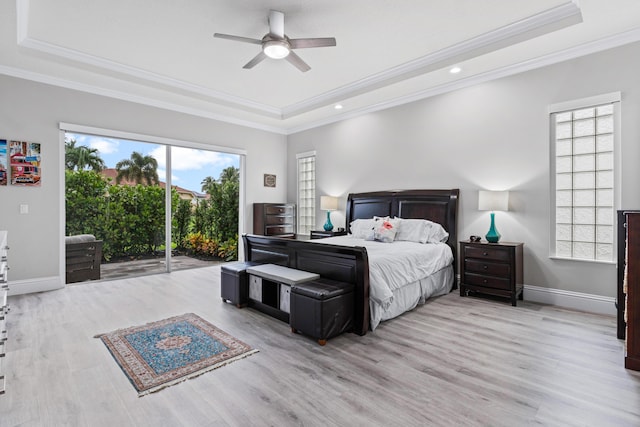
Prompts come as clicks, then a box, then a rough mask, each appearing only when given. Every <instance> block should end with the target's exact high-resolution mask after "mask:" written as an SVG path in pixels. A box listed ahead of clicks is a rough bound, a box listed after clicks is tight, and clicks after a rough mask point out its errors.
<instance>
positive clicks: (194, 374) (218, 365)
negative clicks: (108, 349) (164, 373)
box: [96, 336, 260, 397]
mask: <svg viewBox="0 0 640 427" xmlns="http://www.w3.org/2000/svg"><path fill="white" fill-rule="evenodd" d="M96 338H98V337H97V336H96ZM259 351H260V350H257V349H252V350H249V351H248V352H246V353H242V354H239V355H237V356H235V357H232V358H230V359H227V360H223V361H222V362H219V363H216V364H215V365H211V366H207V367H206V368H203V369H201V370H199V371H196V372H192V373H191V374H189V375H186V376H184V377H180V378H176V379H175V380H173V381H169V382H166V383H164V384H160V385H158V386H155V387H152V388H150V389H147V390H143V391H141V392H139V393H138V397H142V396H146V395H148V394H151V393H155V392H158V391H160V390H162V389H165V388H167V387H170V386H172V385H176V384H178V383H181V382H183V381H186V380H190V379H192V378H196V377H199V376H200V375H202V374H205V373H207V372H210V371H213V370H214V369H218V368H221V367H223V366H225V365H228V364H229V363H231V362H235V361H236V360H240V359H244V358H245V357H248V356H251V355H252V354H255V353H258V352H259Z"/></svg>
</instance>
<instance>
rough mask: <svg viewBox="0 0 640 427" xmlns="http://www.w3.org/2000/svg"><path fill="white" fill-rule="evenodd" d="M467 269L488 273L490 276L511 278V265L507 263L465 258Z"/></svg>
mask: <svg viewBox="0 0 640 427" xmlns="http://www.w3.org/2000/svg"><path fill="white" fill-rule="evenodd" d="M464 269H465V271H471V272H475V273H481V274H488V275H490V276H498V277H505V278H509V276H510V274H511V266H510V265H509V264H506V263H498V262H486V261H484V260H481V259H465V260H464Z"/></svg>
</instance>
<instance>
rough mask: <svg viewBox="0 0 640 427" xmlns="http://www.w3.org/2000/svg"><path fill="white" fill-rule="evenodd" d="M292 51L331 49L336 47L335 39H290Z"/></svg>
mask: <svg viewBox="0 0 640 427" xmlns="http://www.w3.org/2000/svg"><path fill="white" fill-rule="evenodd" d="M289 44H290V45H291V49H306V48H309V47H329V46H335V45H336V39H335V38H333V37H324V38H312V39H290V40H289Z"/></svg>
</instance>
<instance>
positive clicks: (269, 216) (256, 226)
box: [253, 203, 296, 237]
mask: <svg viewBox="0 0 640 427" xmlns="http://www.w3.org/2000/svg"><path fill="white" fill-rule="evenodd" d="M253 234H261V235H263V236H279V237H295V235H296V205H294V204H292V203H254V204H253Z"/></svg>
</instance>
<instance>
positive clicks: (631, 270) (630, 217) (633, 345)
mask: <svg viewBox="0 0 640 427" xmlns="http://www.w3.org/2000/svg"><path fill="white" fill-rule="evenodd" d="M618 227H619V230H621V231H622V233H621V236H620V234H619V236H620V237H622V239H619V240H618V244H620V243H621V242H622V244H623V245H624V246H623V250H622V259H620V258H618V263H619V265H618V274H620V273H622V275H621V276H619V278H620V277H621V281H622V283H620V282H619V283H618V284H619V285H620V284H621V285H622V300H620V298H619V299H618V309H619V310H620V311H619V313H620V312H621V313H622V317H623V318H622V324H623V326H624V329H623V330H622V331H620V329H618V337H620V336H621V335H622V337H623V338H625V339H626V342H625V348H626V354H625V358H624V366H625V368H627V369H633V370H634V371H640V212H630V211H624V212H622V213H620V212H618ZM618 256H620V253H618Z"/></svg>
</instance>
